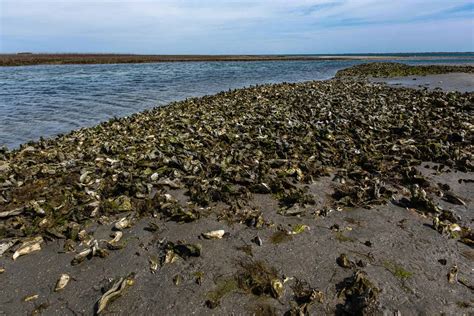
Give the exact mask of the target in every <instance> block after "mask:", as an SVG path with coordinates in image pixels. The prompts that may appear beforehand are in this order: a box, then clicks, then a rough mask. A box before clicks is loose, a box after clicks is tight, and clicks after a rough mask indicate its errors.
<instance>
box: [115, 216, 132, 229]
mask: <svg viewBox="0 0 474 316" xmlns="http://www.w3.org/2000/svg"><path fill="white" fill-rule="evenodd" d="M131 226H132V222H131V220H130V219H128V218H127V217H124V218H121V219H119V220H118V221H117V222H116V223H115V224H114V228H115V229H117V230H123V229H125V228H129V227H131Z"/></svg>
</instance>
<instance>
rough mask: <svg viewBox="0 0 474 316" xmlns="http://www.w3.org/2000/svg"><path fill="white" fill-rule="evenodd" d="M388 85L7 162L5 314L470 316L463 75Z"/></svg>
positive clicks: (473, 276)
mask: <svg viewBox="0 0 474 316" xmlns="http://www.w3.org/2000/svg"><path fill="white" fill-rule="evenodd" d="M397 67H398V66H397V65H386V64H384V65H379V64H373V65H372V66H367V67H364V68H357V67H355V68H354V69H349V70H347V71H345V72H343V74H344V73H351V76H350V77H348V76H342V75H340V76H336V79H332V80H327V81H319V82H317V81H314V82H304V83H297V84H292V83H282V84H275V85H260V86H256V87H250V88H246V89H239V90H232V91H228V92H221V93H219V94H216V95H213V96H205V97H202V98H192V99H187V100H185V101H181V102H174V103H171V104H169V105H168V106H165V107H160V108H155V109H152V110H150V111H145V112H143V113H138V114H135V115H133V116H131V117H128V118H117V119H114V120H111V121H109V122H104V123H102V124H100V125H98V126H95V127H92V128H83V129H80V130H77V131H73V132H71V133H69V134H66V135H62V136H60V137H57V138H54V139H47V140H41V141H39V142H32V143H29V144H24V145H22V146H21V147H20V148H19V149H18V150H14V151H7V150H3V151H2V152H1V153H0V186H1V187H2V192H1V194H0V252H1V253H0V271H1V272H0V282H1V284H2V287H1V288H0V314H2V313H4V314H7V315H9V314H13V313H21V314H25V313H29V314H37V313H45V314H48V315H76V314H85V315H91V314H94V313H97V312H100V313H101V314H107V313H110V314H130V313H137V314H153V313H155V314H157V313H162V314H191V313H193V314H197V315H209V314H215V315H218V314H239V315H240V314H250V315H252V314H253V315H281V314H287V315H305V314H337V315H345V314H351V313H356V314H365V315H380V314H388V315H393V314H397V315H398V314H399V313H401V314H402V315H405V314H407V315H408V314H429V315H432V314H447V315H469V314H470V313H472V311H473V310H474V298H473V291H474V283H473V281H472V280H474V271H473V269H472V266H473V261H474V250H473V248H472V247H473V245H474V235H473V231H472V230H473V216H474V214H473V212H472V210H473V209H474V204H473V203H474V201H473V198H474V185H473V182H474V178H473V171H474V170H473V168H474V167H473V163H472V161H473V145H472V144H473V136H472V131H473V128H474V127H473V125H472V103H473V100H474V94H473V93H472V92H465V91H472V90H471V89H470V84H469V82H470V80H471V78H472V73H463V74H459V73H458V72H456V68H450V71H451V72H450V73H449V74H436V75H432V74H428V75H427V76H425V77H418V76H416V79H417V80H412V79H413V77H407V78H406V79H403V80H404V81H403V80H401V79H400V78H398V77H392V76H388V77H384V78H378V76H377V74H379V73H383V74H386V73H389V74H391V73H398V71H399V69H398V68H397ZM361 69H362V72H363V76H362V75H361V76H358V75H357V74H362V73H361ZM458 69H459V68H458ZM394 70H396V71H394ZM445 70H446V69H445ZM463 70H465V71H468V72H469V71H471V72H472V71H474V70H473V69H471V68H469V67H466V68H463ZM404 71H416V72H421V71H424V72H438V71H441V70H440V68H436V67H434V68H433V67H432V68H422V69H420V68H416V69H414V68H409V69H408V70H407V69H405V68H404ZM367 77H371V78H374V77H377V79H375V80H376V81H377V82H373V81H371V80H372V79H370V80H367ZM387 78H388V79H387ZM394 78H395V79H394ZM392 80H395V83H394V82H392ZM396 80H400V81H396ZM410 80H411V81H415V82H417V86H418V85H422V86H423V87H425V86H426V85H427V84H428V86H427V87H429V88H430V89H412V88H406V87H404V86H403V85H407V86H410V87H411V86H412V85H409V84H408V82H410ZM439 81H443V85H442V87H441V88H444V89H447V90H449V91H451V90H457V89H458V90H460V91H451V92H445V91H439V90H438V89H431V88H436V87H437V86H438V85H439V84H440V82H439ZM384 82H388V84H386V83H384ZM397 83H402V85H397V86H396V87H393V86H392V85H393V84H397ZM471 88H472V87H471ZM13 258H14V259H15V260H13ZM62 275H67V277H62ZM66 279H67V282H66V281H64V280H66ZM58 280H62V281H63V282H58ZM64 284H65V285H64Z"/></svg>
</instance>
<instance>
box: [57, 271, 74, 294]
mask: <svg viewBox="0 0 474 316" xmlns="http://www.w3.org/2000/svg"><path fill="white" fill-rule="evenodd" d="M70 279H71V277H70V276H69V275H67V274H61V276H60V277H59V280H58V282H56V287H55V288H54V291H55V292H58V291H61V290H62V289H64V288H65V287H66V285H67V284H68V283H69V280H70Z"/></svg>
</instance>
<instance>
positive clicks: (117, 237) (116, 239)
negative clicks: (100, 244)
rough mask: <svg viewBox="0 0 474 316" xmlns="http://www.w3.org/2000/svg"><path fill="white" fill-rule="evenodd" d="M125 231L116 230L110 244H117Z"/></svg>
mask: <svg viewBox="0 0 474 316" xmlns="http://www.w3.org/2000/svg"><path fill="white" fill-rule="evenodd" d="M122 236H123V233H122V232H121V231H116V232H114V233H112V237H113V239H112V240H110V241H109V244H116V243H118V242H119V241H120V239H122Z"/></svg>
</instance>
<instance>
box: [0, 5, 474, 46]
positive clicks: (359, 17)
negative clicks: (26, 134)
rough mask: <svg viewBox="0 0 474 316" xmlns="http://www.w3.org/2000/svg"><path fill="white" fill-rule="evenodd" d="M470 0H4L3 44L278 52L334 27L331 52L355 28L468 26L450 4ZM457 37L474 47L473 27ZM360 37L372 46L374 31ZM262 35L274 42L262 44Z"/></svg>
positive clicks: (417, 32) (420, 33) (0, 8)
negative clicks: (451, 12) (452, 12)
mask: <svg viewBox="0 0 474 316" xmlns="http://www.w3.org/2000/svg"><path fill="white" fill-rule="evenodd" d="M469 4H471V1H470V0H467V1H465V0H450V1H446V0H398V1H391V0H390V1H389V0H387V1H385V0H352V1H351V0H260V1H258V0H255V1H247V0H240V1H237V0H235V1H225V0H220V1H211V0H196V1H185V0H175V1H170V0H167V1H159V0H135V1H132V0H101V1H91V0H47V1H44V0H0V19H1V28H0V35H1V38H2V39H1V42H0V51H12V50H31V51H36V50H56V51H70V50H76V51H77V50H80V51H91V50H100V51H111V50H112V49H113V50H119V51H135V52H154V53H163V52H167V53H182V52H183V53H184V52H186V53H193V52H194V53H212V52H214V51H217V50H218V51H219V52H224V53H234V52H235V53H238V52H237V51H236V50H239V52H241V51H247V52H249V53H252V52H255V53H257V52H267V51H268V52H274V53H279V52H282V51H285V52H291V51H296V50H297V48H298V51H303V50H304V51H307V50H310V49H313V48H314V49H316V48H315V45H314V44H312V43H306V44H304V38H315V37H316V38H320V37H321V35H324V34H333V35H332V40H331V43H328V44H327V46H326V48H325V47H324V45H318V46H317V49H318V52H325V51H327V50H329V48H330V47H331V46H334V44H333V42H335V43H337V42H339V43H341V44H342V43H345V42H351V41H350V37H351V34H362V33H363V32H369V33H377V31H379V30H381V29H387V30H388V29H393V28H401V29H410V27H411V26H414V25H420V21H421V22H423V23H424V24H422V25H433V26H435V25H444V26H445V27H446V29H445V30H438V31H440V32H442V33H443V34H444V33H446V34H448V33H450V32H451V33H453V32H454V33H459V32H458V29H457V28H460V27H462V30H463V32H466V27H465V26H466V25H469V20H470V21H471V23H472V21H473V17H472V12H471V17H470V18H469V12H466V13H464V15H461V16H459V14H458V15H452V14H449V13H448V12H449V11H450V10H452V9H454V8H457V7H461V6H466V5H469ZM430 17H432V18H433V20H434V19H435V18H436V19H437V20H439V21H436V22H435V21H430ZM471 26H473V27H474V25H472V24H471ZM429 29H431V28H426V29H415V28H413V27H412V28H411V32H408V33H407V36H408V35H410V36H414V37H416V38H418V39H422V40H423V41H422V42H424V40H428V41H432V42H433V43H434V42H435V40H436V36H435V35H434V34H432V33H430V32H429V31H428V30H429ZM392 33H393V32H392ZM428 35H429V36H435V38H430V37H429V36H428ZM426 36H428V37H427V38H426V39H425V38H424V37H426ZM324 37H325V38H326V37H327V36H324ZM454 37H455V38H458V37H460V38H459V42H460V43H461V42H464V47H466V48H469V47H470V50H474V43H473V39H472V28H471V31H470V32H469V30H467V33H464V35H463V34H461V35H459V34H457V35H456V36H454ZM74 39H76V41H74ZM361 40H363V41H364V40H365V41H367V47H368V49H369V50H370V40H371V39H370V38H366V39H361ZM372 40H373V38H372ZM394 40H398V41H400V42H401V43H402V42H403V39H402V38H400V39H394ZM263 42H264V43H266V45H268V46H267V47H268V48H267V49H266V47H257V46H256V45H258V43H263ZM101 43H102V44H101ZM460 43H458V44H460ZM439 44H440V45H442V43H439ZM252 45H253V46H252ZM304 45H307V46H306V47H307V49H304V47H303V46H304ZM430 45H431V44H430ZM336 46H337V45H336ZM444 46H446V45H444ZM458 46H460V45H456V47H458ZM430 47H431V46H430ZM343 48H344V47H341V49H343ZM374 49H375V46H374ZM443 49H445V48H444V47H443ZM350 50H351V48H350V47H347V48H346V49H345V51H350ZM440 50H441V47H440ZM343 51H344V50H343ZM343 51H341V52H343Z"/></svg>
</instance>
